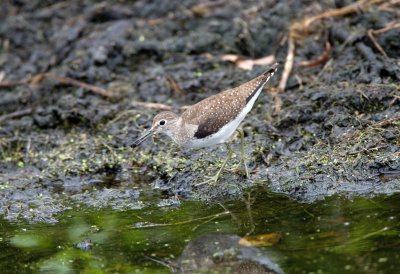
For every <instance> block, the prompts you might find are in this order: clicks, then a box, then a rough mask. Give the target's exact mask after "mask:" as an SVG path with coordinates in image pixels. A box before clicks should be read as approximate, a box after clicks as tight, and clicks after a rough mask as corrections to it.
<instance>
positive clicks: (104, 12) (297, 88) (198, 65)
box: [0, 0, 400, 222]
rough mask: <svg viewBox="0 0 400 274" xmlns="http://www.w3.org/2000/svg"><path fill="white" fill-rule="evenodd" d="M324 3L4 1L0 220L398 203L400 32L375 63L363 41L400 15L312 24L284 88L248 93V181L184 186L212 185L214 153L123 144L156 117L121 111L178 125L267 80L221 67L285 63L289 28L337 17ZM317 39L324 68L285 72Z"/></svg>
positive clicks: (158, 141) (388, 39)
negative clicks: (270, 200)
mask: <svg viewBox="0 0 400 274" xmlns="http://www.w3.org/2000/svg"><path fill="white" fill-rule="evenodd" d="M336 2H337V3H336V6H335V5H334V4H333V2H332V1H318V2H317V1H264V2H262V3H260V1H243V2H234V3H230V2H229V3H228V2H223V1H221V2H217V3H216V4H214V5H208V6H207V5H205V6H204V5H203V6H202V5H198V4H199V3H198V2H197V1H163V2H161V4H160V3H159V2H158V1H153V2H149V1H135V2H131V1H107V2H100V3H99V2H97V1H89V0H87V1H65V2H56V1H25V0H21V1H17V2H15V3H14V2H13V3H11V2H9V1H2V2H1V5H0V8H1V9H0V10H1V11H0V13H1V14H0V15H1V16H0V18H1V19H0V74H1V75H2V76H1V77H2V78H3V81H2V82H0V115H1V116H0V159H1V163H0V177H1V179H0V184H1V185H0V188H1V191H0V213H1V214H2V215H3V216H4V217H5V218H6V219H8V220H16V219H19V218H22V219H27V220H29V221H45V222H56V221H57V220H56V219H55V218H54V215H55V214H57V213H59V212H62V211H64V210H66V209H69V208H71V207H72V208H73V207H77V206H79V205H80V204H86V205H89V206H94V207H96V208H100V207H113V208H116V209H123V208H141V207H143V206H146V205H148V203H147V202H146V201H147V198H148V197H149V196H152V195H159V196H160V198H161V202H160V203H159V204H157V206H175V205H177V204H179V200H178V199H177V198H179V197H180V198H188V199H202V200H207V201H212V202H215V201H218V200H221V199H226V198H231V197H237V196H239V195H240V194H241V193H242V191H243V190H244V189H245V188H248V187H250V186H253V185H255V184H262V185H268V186H269V187H270V188H271V190H272V191H276V192H282V193H286V194H288V195H290V196H291V197H293V198H296V199H301V200H304V201H312V200H314V199H316V198H321V197H325V196H329V195H332V194H335V193H341V194H345V195H374V194H377V193H388V194H390V193H394V192H397V191H399V190H400V157H399V156H400V86H399V82H400V66H399V55H398V53H399V52H400V42H399V41H400V40H399V39H398V37H399V35H400V29H393V30H391V31H388V32H385V33H382V34H380V35H377V42H378V43H379V44H380V45H381V46H382V48H383V49H384V51H385V52H386V54H387V56H383V55H382V54H381V53H380V52H379V51H378V50H377V49H376V47H375V46H374V45H373V44H372V42H371V40H370V39H369V37H368V35H367V31H368V30H369V29H380V28H383V27H385V26H386V25H387V24H388V23H389V22H391V21H393V20H396V19H398V17H396V16H397V15H396V13H395V12H394V11H393V10H382V9H379V8H378V7H379V6H378V5H373V6H368V7H366V8H364V9H363V10H360V11H359V12H357V13H354V14H351V15H349V16H342V17H334V18H329V19H326V20H323V21H320V22H318V23H316V24H315V25H314V27H313V28H312V31H311V33H309V34H308V35H305V36H304V37H303V39H300V40H298V41H297V42H296V45H297V48H296V58H295V66H294V70H293V71H292V73H291V77H290V78H289V81H288V88H287V90H286V91H285V92H281V93H279V94H278V95H277V96H275V95H273V94H271V93H265V94H262V95H261V96H260V98H259V99H258V101H257V106H256V107H255V109H254V110H253V111H252V112H251V114H250V115H249V116H248V117H247V118H246V119H245V121H244V124H243V128H244V130H245V134H246V136H245V140H246V144H247V145H246V152H247V154H248V156H249V166H250V168H251V171H252V172H251V173H252V176H251V180H246V179H244V178H242V177H241V176H240V175H236V174H233V173H224V176H223V178H222V179H221V181H220V182H219V184H218V185H216V186H207V185H203V186H200V187H197V188H196V187H194V185H195V184H197V183H199V182H201V181H202V180H203V179H204V175H205V174H208V175H211V174H213V173H214V172H216V170H217V168H218V165H219V164H220V163H221V160H222V159H223V158H224V157H225V155H226V151H225V150H224V147H215V148H209V149H204V150H197V151H182V150H180V149H179V148H178V147H176V145H174V144H173V143H171V142H170V140H166V139H165V138H163V137H161V136H160V137H156V138H154V139H155V140H154V142H152V141H150V142H147V143H145V144H143V145H142V146H141V147H140V148H137V149H135V150H132V149H131V148H130V147H129V146H128V145H129V144H130V143H131V142H132V140H134V139H135V138H136V137H137V136H138V135H139V134H140V133H141V132H142V131H143V130H144V129H145V128H147V127H148V126H149V125H150V123H151V119H152V117H153V115H154V114H155V113H156V112H158V110H154V109H148V108H144V107H138V104H137V103H135V102H137V101H139V102H152V103H163V104H167V105H170V106H171V107H172V108H173V109H174V110H176V111H179V109H180V107H181V106H184V105H190V104H193V103H195V102H197V101H199V100H201V99H203V98H206V97H207V96H210V95H212V94H214V93H215V92H216V91H221V90H224V89H226V88H229V87H233V86H236V85H238V84H240V83H243V82H245V81H247V80H249V79H251V78H252V77H254V76H256V75H258V74H259V73H261V72H262V71H263V70H264V69H265V67H261V66H260V67H254V69H253V70H251V71H245V70H241V69H239V68H237V67H235V66H234V65H233V64H231V63H228V62H225V61H222V59H221V56H222V55H224V54H228V53H229V54H238V55H241V56H243V57H244V58H250V59H251V58H259V57H263V56H266V55H270V54H273V55H275V57H276V59H277V60H278V61H280V62H281V63H284V61H285V58H286V54H287V43H284V42H282V41H284V39H283V37H284V36H285V35H287V34H288V30H289V28H290V26H291V25H292V24H293V23H294V22H297V21H300V20H302V19H303V18H305V17H307V16H311V15H315V14H319V13H321V11H323V10H327V9H333V8H338V7H342V6H344V5H347V4H350V3H351V1H336ZM282 39H283V40H282ZM326 41H329V42H330V44H331V45H332V52H331V54H330V58H329V60H327V62H326V63H325V64H322V65H319V66H316V67H312V68H305V67H301V66H299V63H300V62H301V61H305V60H312V59H316V58H318V57H319V56H320V55H321V54H322V53H323V52H324V50H325V42H326ZM282 69H283V66H282V67H281V70H280V71H279V72H278V75H277V76H275V78H274V79H272V83H271V85H270V86H273V87H275V86H277V83H278V81H279V79H280V77H281V73H282ZM42 73H52V74H53V75H58V76H63V77H69V78H72V79H76V80H79V81H82V82H84V83H88V84H91V85H95V86H98V87H102V88H104V89H107V90H110V91H112V92H113V94H117V95H118V96H114V97H112V98H110V97H104V96H101V95H99V94H95V93H93V92H91V91H89V90H88V89H86V88H84V87H77V86H74V85H67V84H65V83H64V84H62V83H60V82H58V81H56V80H54V78H49V77H47V78H46V77H38V75H40V74H42ZM177 86H178V87H179V88H177ZM279 102H281V109H280V111H277V109H276V107H277V103H279ZM238 143H239V142H238V141H235V144H234V147H235V149H236V151H239V144H238ZM218 159H220V160H218ZM235 161H236V162H237V161H238V157H237V156H236V158H235ZM235 161H233V162H232V163H231V164H232V165H233V164H235ZM152 189H156V191H152Z"/></svg>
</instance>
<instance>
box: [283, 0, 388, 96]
mask: <svg viewBox="0 0 400 274" xmlns="http://www.w3.org/2000/svg"><path fill="white" fill-rule="evenodd" d="M381 2H383V0H361V1H359V2H356V3H354V4H351V5H348V6H345V7H343V8H340V9H335V10H329V11H327V12H323V13H321V14H318V15H316V16H312V17H309V18H306V19H304V20H303V21H301V22H297V23H294V24H293V25H292V26H291V27H290V31H289V36H290V37H289V50H288V56H287V57H286V63H285V68H284V71H283V74H282V78H281V81H280V83H279V89H280V90H282V91H283V90H284V89H285V88H286V83H287V81H288V79H289V76H290V73H291V71H292V68H293V62H294V50H295V45H294V41H293V39H299V38H301V35H300V34H299V33H300V30H303V31H304V30H307V29H308V28H309V26H310V25H311V24H312V23H313V22H314V21H316V20H319V19H324V18H329V17H335V16H342V15H347V14H349V13H354V12H357V11H359V10H360V9H362V8H364V7H365V6H367V5H371V4H375V3H381ZM290 40H292V41H290Z"/></svg>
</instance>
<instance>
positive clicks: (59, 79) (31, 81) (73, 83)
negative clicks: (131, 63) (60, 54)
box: [0, 73, 119, 98]
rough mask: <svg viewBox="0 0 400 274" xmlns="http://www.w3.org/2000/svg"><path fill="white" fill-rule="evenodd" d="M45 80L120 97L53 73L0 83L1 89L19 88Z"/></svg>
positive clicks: (105, 95) (110, 96) (107, 95)
mask: <svg viewBox="0 0 400 274" xmlns="http://www.w3.org/2000/svg"><path fill="white" fill-rule="evenodd" d="M44 78H48V79H52V80H54V81H56V82H58V83H61V84H64V85H71V86H77V87H80V88H84V89H87V90H90V91H91V92H93V93H94V94H97V95H100V96H103V97H107V98H118V97H119V95H118V94H116V93H114V92H112V91H110V90H107V89H104V88H101V87H97V86H94V85H90V84H87V83H85V82H82V81H79V80H75V79H72V78H69V77H63V76H58V75H55V74H53V73H44V74H36V75H34V76H32V77H29V78H26V79H22V80H16V81H2V82H0V87H14V86H19V85H39V84H40V82H42V80H43V79H44Z"/></svg>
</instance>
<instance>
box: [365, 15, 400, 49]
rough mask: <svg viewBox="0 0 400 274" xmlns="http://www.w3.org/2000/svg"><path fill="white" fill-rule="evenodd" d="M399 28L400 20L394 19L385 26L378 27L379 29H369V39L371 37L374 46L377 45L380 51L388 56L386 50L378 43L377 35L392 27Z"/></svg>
mask: <svg viewBox="0 0 400 274" xmlns="http://www.w3.org/2000/svg"><path fill="white" fill-rule="evenodd" d="M397 28H400V22H397V21H394V22H390V23H389V24H387V25H386V26H385V27H384V28H381V29H377V30H373V29H370V30H368V37H369V39H371V41H372V43H373V44H374V46H375V47H376V49H377V50H379V52H380V53H381V54H382V55H384V56H387V54H386V52H385V50H384V49H383V48H382V46H381V45H380V44H379V43H378V41H376V38H375V35H376V34H381V33H384V32H387V31H389V30H392V29H397Z"/></svg>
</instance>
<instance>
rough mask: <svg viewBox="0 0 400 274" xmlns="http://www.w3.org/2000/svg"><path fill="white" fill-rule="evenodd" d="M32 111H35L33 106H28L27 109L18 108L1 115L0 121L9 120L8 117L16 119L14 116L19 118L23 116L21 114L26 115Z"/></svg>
mask: <svg viewBox="0 0 400 274" xmlns="http://www.w3.org/2000/svg"><path fill="white" fill-rule="evenodd" d="M32 111H33V109H32V108H26V109H22V110H18V111H15V112H12V113H9V114H4V115H1V116H0V123H2V122H4V121H5V120H8V119H14V118H18V117H21V116H25V115H28V114H31V113H32Z"/></svg>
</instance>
